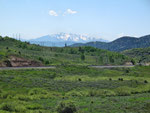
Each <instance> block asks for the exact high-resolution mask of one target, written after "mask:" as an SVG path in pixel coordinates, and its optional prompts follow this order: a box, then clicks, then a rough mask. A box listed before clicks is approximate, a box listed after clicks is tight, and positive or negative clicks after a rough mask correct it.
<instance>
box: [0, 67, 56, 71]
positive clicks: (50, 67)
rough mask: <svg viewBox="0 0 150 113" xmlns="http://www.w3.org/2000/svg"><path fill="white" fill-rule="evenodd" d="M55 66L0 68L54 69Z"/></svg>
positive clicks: (3, 68)
mask: <svg viewBox="0 0 150 113" xmlns="http://www.w3.org/2000/svg"><path fill="white" fill-rule="evenodd" d="M54 68H56V67H55V66H48V67H0V70H15V69H54Z"/></svg>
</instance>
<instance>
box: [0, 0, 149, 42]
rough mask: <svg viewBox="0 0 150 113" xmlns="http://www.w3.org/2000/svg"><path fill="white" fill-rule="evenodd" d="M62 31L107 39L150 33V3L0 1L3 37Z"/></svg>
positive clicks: (133, 0)
mask: <svg viewBox="0 0 150 113" xmlns="http://www.w3.org/2000/svg"><path fill="white" fill-rule="evenodd" d="M59 32H65V33H77V34H87V35H90V36H95V37H98V38H103V39H107V40H114V39H116V38H118V37H120V36H123V35H130V36H137V37H139V36H142V35H147V34H150V0H0V35H3V36H5V35H8V36H12V35H13V34H19V33H20V34H21V38H24V39H31V38H37V37H40V36H43V35H47V34H55V33H59Z"/></svg>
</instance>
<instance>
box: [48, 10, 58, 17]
mask: <svg viewBox="0 0 150 113" xmlns="http://www.w3.org/2000/svg"><path fill="white" fill-rule="evenodd" d="M49 15H51V16H58V14H57V13H56V12H55V11H54V10H50V11H49Z"/></svg>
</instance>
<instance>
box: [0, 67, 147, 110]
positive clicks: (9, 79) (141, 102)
mask: <svg viewBox="0 0 150 113" xmlns="http://www.w3.org/2000/svg"><path fill="white" fill-rule="evenodd" d="M149 73H150V66H148V67H145V66H135V67H133V68H112V69H95V68H89V67H88V66H79V65H78V66H73V65H70V66H69V65H64V66H57V67H56V68H55V69H18V70H0V113H148V112H149V111H150V76H149Z"/></svg>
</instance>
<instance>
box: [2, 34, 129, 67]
mask: <svg viewBox="0 0 150 113" xmlns="http://www.w3.org/2000/svg"><path fill="white" fill-rule="evenodd" d="M12 55H13V56H18V57H23V58H26V59H31V60H35V61H38V62H42V63H43V64H44V65H65V64H70V65H71V64H81V65H121V64H125V63H126V62H129V61H131V59H130V58H128V57H126V56H125V55H122V54H120V53H116V52H110V51H107V50H102V49H96V48H94V47H63V48H59V47H42V46H39V45H34V44H29V43H28V42H21V41H18V40H15V39H12V38H9V37H4V38H3V37H0V62H3V61H6V60H7V59H9V58H10V56H12Z"/></svg>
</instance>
